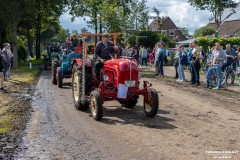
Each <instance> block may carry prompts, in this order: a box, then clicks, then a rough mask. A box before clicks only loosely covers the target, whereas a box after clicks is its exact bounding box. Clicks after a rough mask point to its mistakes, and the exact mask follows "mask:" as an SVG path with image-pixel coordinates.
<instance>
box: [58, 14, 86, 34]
mask: <svg viewBox="0 0 240 160" xmlns="http://www.w3.org/2000/svg"><path fill="white" fill-rule="evenodd" d="M71 18H72V16H71V15H70V14H69V13H68V12H65V13H63V14H62V15H61V16H60V18H59V20H60V23H61V25H62V27H63V28H65V29H69V30H70V32H71V31H72V30H78V32H79V33H80V32H81V29H82V28H87V22H86V20H89V19H88V18H86V20H84V18H83V17H82V18H81V17H76V18H75V19H74V21H73V22H72V21H71ZM89 30H90V29H89Z"/></svg>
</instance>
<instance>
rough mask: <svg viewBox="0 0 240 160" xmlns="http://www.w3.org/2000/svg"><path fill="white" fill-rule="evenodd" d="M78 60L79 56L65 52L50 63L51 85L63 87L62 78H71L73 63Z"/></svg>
mask: <svg viewBox="0 0 240 160" xmlns="http://www.w3.org/2000/svg"><path fill="white" fill-rule="evenodd" d="M76 59H80V55H79V54H76V53H72V52H71V51H65V52H63V53H61V54H59V55H58V56H57V58H55V59H54V60H53V61H52V83H53V84H57V85H58V87H59V88H62V86H63V79H64V78H71V77H72V69H73V63H74V61H75V60H76Z"/></svg>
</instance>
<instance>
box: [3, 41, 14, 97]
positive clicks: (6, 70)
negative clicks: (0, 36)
mask: <svg viewBox="0 0 240 160" xmlns="http://www.w3.org/2000/svg"><path fill="white" fill-rule="evenodd" d="M3 47H4V48H3V49H2V50H1V49H0V92H3V91H5V90H4V86H3V85H4V81H8V80H9V79H10V69H11V66H12V65H13V53H12V52H11V45H10V44H9V43H4V44H3Z"/></svg>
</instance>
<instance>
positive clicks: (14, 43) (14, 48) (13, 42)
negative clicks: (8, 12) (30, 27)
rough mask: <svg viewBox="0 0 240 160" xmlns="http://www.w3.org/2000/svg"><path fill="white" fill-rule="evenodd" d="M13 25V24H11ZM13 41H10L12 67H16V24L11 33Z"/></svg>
mask: <svg viewBox="0 0 240 160" xmlns="http://www.w3.org/2000/svg"><path fill="white" fill-rule="evenodd" d="M13 25H14V24H13ZM12 35H13V40H12V52H13V55H14V57H13V67H16V68H17V67H18V54H17V46H18V40H17V24H15V26H14V27H13V31H12Z"/></svg>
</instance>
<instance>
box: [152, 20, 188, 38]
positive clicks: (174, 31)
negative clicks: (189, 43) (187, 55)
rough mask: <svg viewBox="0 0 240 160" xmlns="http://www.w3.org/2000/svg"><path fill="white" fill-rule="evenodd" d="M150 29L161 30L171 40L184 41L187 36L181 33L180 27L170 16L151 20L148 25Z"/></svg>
mask: <svg viewBox="0 0 240 160" xmlns="http://www.w3.org/2000/svg"><path fill="white" fill-rule="evenodd" d="M149 29H150V31H161V32H162V33H164V34H166V35H167V37H168V38H169V39H171V40H178V41H184V40H186V39H187V38H186V37H185V36H184V35H183V32H182V30H183V29H181V28H178V27H177V26H176V25H175V24H174V22H173V21H172V20H171V18H170V17H161V18H160V17H159V19H158V20H153V21H152V22H151V23H150V25H149Z"/></svg>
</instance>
